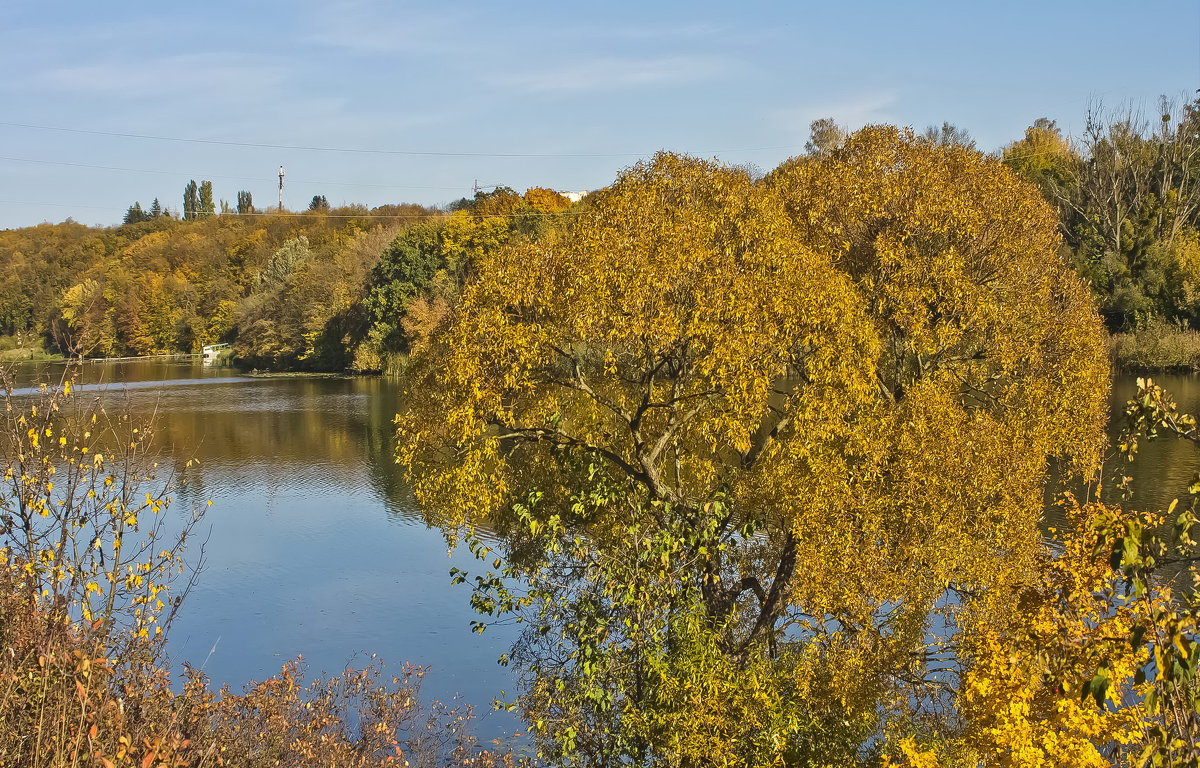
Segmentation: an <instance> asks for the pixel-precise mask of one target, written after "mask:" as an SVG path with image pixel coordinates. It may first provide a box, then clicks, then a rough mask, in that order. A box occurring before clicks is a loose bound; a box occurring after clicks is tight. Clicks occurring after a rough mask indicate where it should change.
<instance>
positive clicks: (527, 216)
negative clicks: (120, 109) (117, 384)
mask: <svg viewBox="0 0 1200 768" xmlns="http://www.w3.org/2000/svg"><path fill="white" fill-rule="evenodd" d="M194 186H195V185H194V184H189V186H188V189H187V190H186V194H185V198H184V199H185V210H184V213H183V215H182V216H181V217H180V216H173V215H171V214H169V213H165V212H162V211H161V209H159V207H158V204H157V201H155V205H154V206H153V208H152V209H151V212H146V211H144V210H143V209H142V207H141V205H140V204H135V205H133V206H131V207H130V209H129V213H128V214H127V215H126V217H125V219H126V221H125V223H123V224H122V225H120V226H117V227H111V228H95V227H86V226H83V225H81V224H78V223H75V222H73V221H70V220H68V221H66V222H64V223H61V224H42V225H39V226H36V227H29V228H24V229H17V230H6V231H3V232H0V335H3V336H8V337H19V338H20V339H21V340H22V341H24V342H26V343H28V342H30V341H33V340H40V341H41V343H42V344H44V345H45V346H46V348H47V349H50V350H52V351H55V352H59V353H62V354H66V355H84V356H91V357H112V356H124V355H156V354H167V353H180V352H185V353H186V352H197V351H199V350H200V348H201V346H203V345H205V344H211V343H216V342H231V343H232V344H233V348H234V354H235V358H236V359H237V360H239V361H240V362H242V363H243V364H245V365H246V366H254V367H263V368H272V369H297V370H343V369H347V368H350V369H356V370H383V369H385V368H387V367H388V365H389V364H390V363H391V362H392V361H394V360H395V359H396V356H397V355H398V354H400V353H404V352H406V351H407V350H408V349H409V347H410V345H412V344H413V343H419V340H420V338H421V335H422V333H423V332H424V331H425V330H426V329H427V328H428V327H429V326H430V325H431V324H432V323H434V322H435V321H436V319H437V317H438V315H439V313H440V312H443V311H444V310H445V307H446V306H447V303H446V302H447V300H448V298H449V297H451V296H452V295H453V294H455V293H456V292H457V289H458V286H459V285H460V284H461V282H462V280H463V279H464V278H465V276H466V275H467V274H468V272H469V270H470V264H471V261H472V259H473V258H475V256H477V255H478V254H479V253H480V252H481V251H482V250H484V249H487V248H491V247H495V246H497V245H500V244H502V243H505V242H507V241H508V240H510V239H512V238H514V237H536V236H537V234H538V233H539V232H540V231H541V230H542V229H543V228H544V227H545V226H546V225H547V221H548V219H551V218H553V217H555V216H556V215H558V212H560V211H562V210H564V209H565V208H567V207H568V206H569V205H570V203H569V201H567V200H566V199H565V198H563V197H561V196H559V195H558V194H557V193H554V192H552V191H550V190H542V189H533V190H529V191H528V192H526V193H525V195H523V196H522V195H518V194H517V193H515V192H513V191H512V190H509V189H505V188H500V189H498V190H496V191H494V192H490V193H480V194H478V195H477V196H476V198H475V199H474V200H462V201H459V203H457V204H455V205H454V206H452V208H453V209H454V210H452V211H441V210H436V209H431V208H425V207H422V206H417V205H396V206H385V207H381V208H374V209H369V210H368V209H366V208H362V207H346V208H336V209H330V208H329V207H328V205H327V204H325V205H321V203H322V202H323V201H320V200H317V199H314V205H313V206H312V207H310V209H309V210H308V211H305V212H302V213H291V212H255V211H253V209H252V206H251V205H250V204H249V203H248V201H247V204H246V205H245V206H244V208H247V209H248V210H242V211H241V212H239V213H234V212H233V211H226V212H223V213H217V212H216V211H214V210H211V207H210V206H207V205H206V204H205V202H204V201H205V200H206V199H210V198H211V191H210V192H209V193H208V194H207V195H205V194H203V192H204V189H205V187H204V186H201V187H200V188H199V189H200V194H199V196H198V198H197V200H196V201H191V196H192V195H193V194H194V193H195V190H194V189H193V187H194ZM189 202H194V206H193V205H189V204H188V203H189ZM239 203H241V201H239ZM239 207H240V208H242V207H243V206H242V205H241V204H239Z"/></svg>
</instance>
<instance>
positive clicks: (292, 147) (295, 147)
mask: <svg viewBox="0 0 1200 768" xmlns="http://www.w3.org/2000/svg"><path fill="white" fill-rule="evenodd" d="M0 125H2V126H7V127H9V128H27V129H30V130H37V131H60V132H63V133H82V134H87V135H89V136H113V137H117V138H122V139H144V140H150V141H173V142H182V143H187V144H211V145H216V146H224V147H254V148H256V149H282V150H289V151H296V152H343V153H350V154H364V155H406V156H410V157H496V158H521V157H524V158H555V157H560V158H570V157H577V158H582V157H592V158H603V157H646V156H647V155H652V154H654V153H653V152H429V151H417V150H408V149H366V148H361V147H319V146H307V145H301V144H266V143H261V142H254V141H224V140H221V139H194V138H183V137H179V136H154V135H151V134H144V133H122V132H119V131H94V130H89V129H86V128H64V127H62V126H56V125H37V124H33V123H11V122H7V121H0ZM793 149H796V147H794V146H780V147H746V148H742V149H722V150H712V151H706V152H696V153H695V154H698V155H721V154H735V153H739V152H775V151H780V150H787V151H791V150H793Z"/></svg>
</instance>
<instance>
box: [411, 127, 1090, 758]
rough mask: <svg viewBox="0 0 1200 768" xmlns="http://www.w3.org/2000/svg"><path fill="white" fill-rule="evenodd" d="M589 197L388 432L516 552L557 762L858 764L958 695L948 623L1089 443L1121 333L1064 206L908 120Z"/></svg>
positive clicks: (540, 707) (535, 725) (508, 276)
mask: <svg viewBox="0 0 1200 768" xmlns="http://www.w3.org/2000/svg"><path fill="white" fill-rule="evenodd" d="M594 198H595V199H594V200H593V202H592V204H591V205H590V206H589V207H588V208H587V209H586V210H585V211H583V212H582V213H581V214H580V215H579V216H578V217H572V219H571V220H570V221H568V222H564V224H563V226H562V228H561V229H554V230H551V231H549V232H547V233H546V234H545V235H544V236H543V237H542V238H540V239H538V240H515V241H511V242H510V245H509V247H507V248H501V249H498V250H490V251H485V252H484V253H482V254H481V255H480V256H479V257H478V258H477V260H476V262H475V264H476V271H477V277H476V279H475V281H474V282H472V283H470V284H468V286H467V288H466V290H465V293H464V295H463V298H462V301H461V303H460V304H459V306H458V307H457V308H456V310H455V312H454V314H453V315H452V319H451V320H450V322H449V323H448V325H446V326H445V328H444V330H443V331H442V332H441V333H439V334H437V335H436V336H435V338H434V340H433V344H432V346H431V347H430V349H429V350H428V352H427V353H424V354H420V355H417V356H416V358H415V360H414V363H413V379H412V382H411V384H410V387H409V394H408V398H407V401H406V402H407V410H406V411H405V412H404V413H402V414H401V415H400V417H399V418H398V436H399V439H400V447H399V453H398V456H399V460H400V461H401V463H402V464H403V465H404V466H405V467H406V468H407V470H408V472H409V474H410V477H411V480H412V483H413V488H414V492H415V493H416V495H417V498H418V500H419V501H420V502H421V503H422V504H423V505H424V507H425V509H426V510H427V511H428V513H429V515H430V516H431V519H433V520H435V521H438V522H441V523H442V524H445V525H447V526H449V527H450V528H451V529H452V530H457V531H465V535H467V537H468V539H469V540H470V541H471V545H472V548H473V549H474V551H475V552H476V553H477V554H479V555H481V556H482V557H484V558H485V559H486V560H488V561H489V562H490V561H492V559H493V558H497V559H496V562H495V563H494V566H495V567H496V568H498V569H499V570H500V573H499V574H485V575H480V576H477V577H476V579H475V581H474V590H473V598H472V601H473V604H474V605H475V607H476V608H477V609H478V610H479V611H480V612H481V613H483V614H485V616H486V615H492V616H495V615H498V614H499V615H506V614H511V613H517V614H519V615H520V617H521V618H522V619H523V620H524V621H525V622H526V623H527V626H528V627H529V629H528V630H527V631H526V632H525V634H524V635H523V637H522V639H521V641H520V642H519V643H518V644H517V646H515V647H514V649H513V653H512V655H511V656H510V658H509V660H510V661H511V662H513V663H515V664H516V665H517V666H518V669H519V672H520V675H521V679H522V682H523V685H524V688H523V695H522V698H521V699H520V702H519V704H520V706H521V707H522V708H523V711H524V714H525V716H526V718H527V720H528V721H529V722H530V724H531V727H532V732H533V734H534V737H535V740H536V741H537V743H538V746H539V748H540V749H541V750H542V752H543V755H544V756H546V757H547V758H550V759H552V760H554V761H558V762H563V763H579V764H588V765H613V764H619V763H622V762H630V763H636V764H663V765H700V764H728V765H763V764H770V763H773V762H788V763H794V764H829V763H835V762H837V763H841V764H855V763H856V762H857V761H859V759H860V758H861V757H863V756H864V755H866V754H867V753H869V752H870V751H871V745H872V744H873V743H874V744H879V743H880V740H881V739H883V738H884V737H885V736H887V735H890V734H893V733H895V732H902V731H904V730H905V729H906V728H914V727H917V725H916V724H918V723H920V722H923V721H925V720H927V719H935V718H936V713H937V712H939V711H942V708H943V705H944V697H943V696H942V694H941V691H942V690H943V688H942V686H943V685H944V680H942V679H941V677H940V673H939V671H938V669H939V668H940V667H941V666H942V665H943V664H944V663H945V662H946V660H947V659H948V658H949V657H950V655H951V654H952V651H951V650H949V649H948V648H947V647H945V646H943V645H941V644H939V643H938V642H931V641H930V628H931V626H932V625H933V624H934V623H948V624H951V625H952V624H953V621H954V616H955V614H956V612H957V611H958V610H960V606H962V605H964V604H969V603H970V596H972V595H984V594H991V590H992V589H1002V588H1003V586H1004V585H1005V584H1006V583H1008V576H1009V575H1010V574H1012V573H1014V572H1023V571H1024V570H1025V569H1028V568H1029V567H1032V565H1033V563H1034V561H1035V559H1036V557H1037V556H1039V555H1040V554H1041V553H1042V552H1043V551H1044V550H1043V549H1042V540H1041V535H1040V533H1039V531H1038V527H1037V520H1038V517H1039V515H1040V509H1041V499H1042V493H1043V490H1044V484H1045V482H1046V480H1047V472H1048V468H1047V459H1049V458H1051V457H1054V456H1060V457H1063V458H1066V459H1069V460H1071V461H1074V462H1076V465H1077V466H1078V467H1080V468H1082V469H1087V468H1091V467H1093V466H1094V464H1095V462H1096V461H1097V457H1098V453H1099V448H1100V445H1101V443H1102V432H1101V428H1102V425H1103V422H1104V417H1105V392H1106V381H1107V368H1106V357H1105V352H1104V346H1103V338H1102V334H1101V332H1100V325H1099V319H1098V317H1097V316H1096V313H1095V310H1094V307H1093V306H1092V305H1091V303H1090V301H1089V298H1088V295H1087V291H1086V287H1085V286H1084V285H1083V284H1082V283H1081V282H1080V281H1079V280H1078V279H1077V278H1076V277H1075V276H1074V275H1073V274H1071V273H1070V271H1069V270H1068V269H1066V268H1065V266H1064V265H1062V264H1061V262H1059V261H1058V260H1057V259H1056V247H1057V234H1056V222H1055V219H1054V216H1053V212H1052V211H1051V210H1050V209H1049V208H1048V207H1047V206H1046V204H1045V203H1044V201H1042V200H1041V198H1040V196H1038V195H1037V193H1036V191H1034V190H1032V189H1030V188H1028V187H1027V186H1025V185H1023V184H1022V183H1020V182H1019V181H1018V180H1017V179H1016V178H1015V177H1014V176H1013V175H1012V174H1011V173H1010V172H1008V171H1007V170H1006V169H1005V168H1003V167H1002V166H1001V165H1000V163H999V162H997V161H995V160H993V159H989V158H985V157H983V156H982V155H980V154H979V153H977V152H973V151H970V150H967V149H966V148H963V147H960V146H935V145H933V144H931V143H930V142H927V141H923V140H920V139H918V138H916V137H914V136H913V135H911V134H908V133H903V132H900V131H896V130H894V129H886V128H876V129H868V130H864V131H861V132H859V133H857V134H855V135H853V136H851V137H849V138H848V139H847V140H846V142H845V143H844V145H842V146H841V147H839V148H836V149H833V150H832V151H831V152H829V153H828V154H827V155H821V156H818V157H808V158H803V159H800V160H797V161H794V162H789V163H787V164H785V165H784V166H782V167H781V168H779V169H777V170H776V171H775V172H773V173H772V174H770V175H769V176H768V177H767V178H766V179H765V180H764V181H763V182H762V183H758V184H755V183H752V182H751V180H750V179H749V178H748V177H747V175H746V174H745V173H744V172H741V171H738V170H736V169H729V168H723V167H721V166H718V165H716V164H713V163H706V162H703V161H698V160H693V159H690V158H684V157H679V156H675V155H669V154H663V155H659V156H657V157H656V158H655V159H654V161H653V162H650V163H644V164H639V165H637V166H635V167H634V168H632V169H630V170H629V171H627V172H626V173H624V174H623V175H622V176H621V177H620V178H619V179H618V181H617V182H616V184H614V185H613V186H612V187H610V188H609V189H607V190H604V191H602V192H599V193H597V194H596V195H594ZM948 510H953V512H952V513H948V512H947V511H948ZM484 521H487V523H488V524H489V525H491V526H493V527H495V528H496V529H498V530H500V531H501V532H502V533H503V534H504V538H503V539H502V540H501V542H500V543H499V544H495V545H494V544H489V543H486V542H483V541H481V540H478V539H474V538H472V537H471V534H470V532H471V530H472V526H474V525H476V524H480V523H483V522H484ZM497 556H498V557H497ZM462 576H463V578H464V579H465V578H466V575H465V574H462ZM504 576H507V577H508V578H507V579H506V578H503V577H504ZM514 579H516V580H523V581H524V584H523V588H522V590H513V589H510V585H511V584H512V583H513V580H514ZM948 593H949V594H954V595H956V597H955V598H954V599H948ZM485 621H486V619H485ZM480 626H481V627H482V626H483V625H482V624H481V625H480Z"/></svg>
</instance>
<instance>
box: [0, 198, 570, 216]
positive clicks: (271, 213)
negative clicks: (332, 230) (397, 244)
mask: <svg viewBox="0 0 1200 768" xmlns="http://www.w3.org/2000/svg"><path fill="white" fill-rule="evenodd" d="M0 205H45V206H52V207H55V208H86V209H89V210H97V211H120V210H122V208H121V207H120V206H107V205H87V204H84V203H79V204H75V203H44V202H35V201H32V200H0ZM468 213H469V212H468ZM584 213H585V211H569V210H564V211H558V212H556V213H547V212H544V211H522V212H520V213H498V214H490V215H482V216H480V218H484V219H520V218H527V217H531V216H532V217H542V216H547V217H551V216H554V217H562V216H582V215H583V214H584ZM450 215H452V213H451V212H447V211H439V210H433V211H431V212H430V213H326V212H324V211H275V210H271V211H253V212H247V213H238V212H237V211H226V212H224V213H211V214H206V215H203V216H197V218H196V220H200V219H209V218H222V217H226V216H231V217H237V218H253V217H256V216H292V217H305V218H326V219H405V220H410V219H411V220H413V221H419V220H423V219H436V218H438V217H448V216H450ZM469 215H471V216H474V215H475V214H473V213H469Z"/></svg>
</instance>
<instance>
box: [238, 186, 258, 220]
mask: <svg viewBox="0 0 1200 768" xmlns="http://www.w3.org/2000/svg"><path fill="white" fill-rule="evenodd" d="M237 212H238V213H240V214H243V215H244V214H247V213H254V197H253V196H252V195H251V194H250V193H249V192H247V191H246V190H244V189H243V190H239V191H238V193H237Z"/></svg>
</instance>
